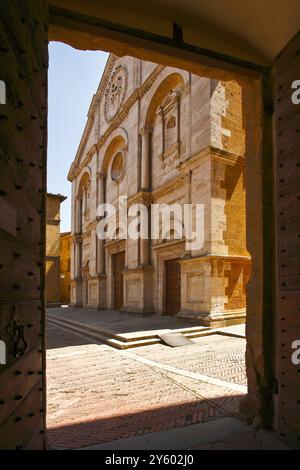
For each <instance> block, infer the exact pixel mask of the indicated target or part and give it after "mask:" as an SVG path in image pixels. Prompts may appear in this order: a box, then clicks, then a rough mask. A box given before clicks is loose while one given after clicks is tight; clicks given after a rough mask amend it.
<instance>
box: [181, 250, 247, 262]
mask: <svg viewBox="0 0 300 470" xmlns="http://www.w3.org/2000/svg"><path fill="white" fill-rule="evenodd" d="M207 260H211V261H214V260H220V261H222V260H223V261H239V262H241V263H251V257H250V256H238V255H218V254H213V253H207V254H205V255H199V256H195V257H193V256H190V257H186V258H182V259H179V260H178V262H179V263H181V264H184V263H199V262H205V261H207Z"/></svg>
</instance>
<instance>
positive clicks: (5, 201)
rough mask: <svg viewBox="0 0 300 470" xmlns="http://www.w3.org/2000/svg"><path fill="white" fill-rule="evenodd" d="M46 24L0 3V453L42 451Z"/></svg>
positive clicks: (39, 15) (27, 6) (20, 7)
mask: <svg viewBox="0 0 300 470" xmlns="http://www.w3.org/2000/svg"><path fill="white" fill-rule="evenodd" d="M47 17H48V5H47V2H45V1H43V0H37V1H34V2H31V1H29V2H20V1H17V0H10V1H9V2H8V1H5V2H3V1H1V2H0V18H1V21H0V37H1V40H0V43H1V47H0V74H1V77H0V80H1V82H2V83H5V85H6V92H7V96H6V97H5V96H2V99H1V100H0V115H1V118H0V188H1V198H0V214H1V217H0V264H1V270H0V271H1V272H0V296H1V302H0V342H1V344H2V346H3V345H5V351H4V352H5V353H6V354H4V355H3V356H4V357H2V358H1V360H0V362H1V363H0V449H12V450H14V449H43V448H44V447H45V445H46V441H45V437H46V434H45V413H46V402H45V341H44V339H45V304H44V285H45V227H46V226H45V217H46V213H45V208H46V204H45V201H46V152H47V64H48V45H47ZM2 86H3V85H2ZM3 98H4V99H3ZM2 467H4V464H2Z"/></svg>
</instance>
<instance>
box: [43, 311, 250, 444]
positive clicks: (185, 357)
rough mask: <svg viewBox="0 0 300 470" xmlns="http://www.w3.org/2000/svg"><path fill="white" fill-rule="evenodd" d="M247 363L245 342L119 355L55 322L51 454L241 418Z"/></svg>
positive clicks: (215, 339)
mask: <svg viewBox="0 0 300 470" xmlns="http://www.w3.org/2000/svg"><path fill="white" fill-rule="evenodd" d="M68 314H69V315H70V309H68ZM89 314H90V315H91V313H90V312H89ZM94 315H101V312H94ZM148 321H149V320H148ZM244 355H245V339H243V338H236V337H228V336H219V335H213V336H205V337H202V338H197V339H193V344H191V345H188V346H183V347H179V348H171V347H169V346H165V345H162V344H155V345H151V346H144V347H139V348H134V349H131V350H129V351H127V350H126V351H119V350H117V349H114V348H112V347H111V346H108V345H106V344H95V341H94V342H93V341H91V340H89V339H87V338H86V337H85V336H84V335H79V334H78V333H74V332H73V331H71V330H69V329H68V328H65V327H62V326H59V325H55V324H54V323H52V322H49V323H48V353H47V371H48V372H47V383H48V444H49V447H50V448H78V447H85V446H90V445H94V444H100V443H104V442H110V441H113V440H118V439H123V438H129V437H132V436H138V435H143V434H147V433H154V432H158V431H163V430H168V429H174V428H180V427H184V426H188V425H192V424H197V423H204V422H208V421H210V420H214V419H216V418H218V417H224V416H228V415H232V414H235V413H237V410H238V407H239V403H240V401H241V400H242V399H243V397H244V396H245V392H246V387H245V385H246V377H245V362H244ZM200 374H201V375H200Z"/></svg>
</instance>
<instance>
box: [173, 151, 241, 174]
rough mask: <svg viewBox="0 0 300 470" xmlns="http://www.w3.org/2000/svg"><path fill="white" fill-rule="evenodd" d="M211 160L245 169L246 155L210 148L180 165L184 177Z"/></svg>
mask: <svg viewBox="0 0 300 470" xmlns="http://www.w3.org/2000/svg"><path fill="white" fill-rule="evenodd" d="M211 159H214V160H220V161H223V162H224V163H227V164H230V165H237V166H240V167H241V168H244V167H245V160H246V159H245V156H244V155H240V154H235V153H233V152H228V151H227V150H221V149H218V148H216V147H211V146H208V147H206V148H205V149H203V150H201V151H200V152H197V153H196V154H194V155H192V156H191V157H190V158H189V159H187V160H185V161H184V162H182V163H181V164H180V171H181V173H182V174H183V175H185V174H187V173H188V172H189V171H191V170H193V169H195V168H197V166H199V164H200V162H201V163H202V162H204V161H205V160H207V161H209V160H211Z"/></svg>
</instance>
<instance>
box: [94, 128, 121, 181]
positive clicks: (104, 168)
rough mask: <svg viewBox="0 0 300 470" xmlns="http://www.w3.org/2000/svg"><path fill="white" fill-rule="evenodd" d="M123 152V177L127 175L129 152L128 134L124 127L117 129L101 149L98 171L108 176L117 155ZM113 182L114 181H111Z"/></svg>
mask: <svg viewBox="0 0 300 470" xmlns="http://www.w3.org/2000/svg"><path fill="white" fill-rule="evenodd" d="M119 151H121V152H122V153H123V156H124V168H123V175H122V178H123V176H124V174H125V173H126V166H127V158H126V157H127V152H128V134H127V132H126V130H125V129H124V128H123V127H118V128H117V129H115V130H114V131H113V132H112V133H111V134H110V136H109V138H108V139H107V141H106V142H105V144H104V145H103V146H102V147H101V148H100V149H99V157H98V158H99V161H98V169H99V170H98V171H99V173H101V174H103V175H105V176H108V172H109V169H110V166H111V164H112V162H113V159H114V157H115V155H116V154H117V153H118V152H119ZM111 181H112V182H113V180H111Z"/></svg>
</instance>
